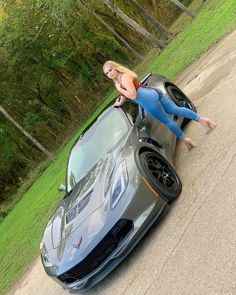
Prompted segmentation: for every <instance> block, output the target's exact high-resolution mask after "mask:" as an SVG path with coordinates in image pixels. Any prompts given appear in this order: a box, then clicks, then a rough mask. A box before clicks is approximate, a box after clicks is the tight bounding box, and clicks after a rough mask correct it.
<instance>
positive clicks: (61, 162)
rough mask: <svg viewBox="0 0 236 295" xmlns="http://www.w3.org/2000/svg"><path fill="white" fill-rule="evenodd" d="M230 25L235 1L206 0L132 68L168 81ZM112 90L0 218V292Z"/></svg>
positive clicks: (26, 255)
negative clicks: (82, 134) (161, 46)
mask: <svg viewBox="0 0 236 295" xmlns="http://www.w3.org/2000/svg"><path fill="white" fill-rule="evenodd" d="M196 1H199V0H196ZM178 26H179V24H178ZM235 26H236V1H235V0H228V1H225V0H212V1H208V2H207V4H205V5H204V8H203V9H202V10H200V11H199V13H198V15H197V16H196V18H195V19H194V20H193V21H191V22H189V23H187V24H186V27H185V29H184V30H183V31H182V32H181V33H179V35H178V36H177V37H175V39H174V40H173V41H172V42H171V43H170V44H169V46H168V47H167V48H166V49H165V50H164V51H163V52H162V53H161V55H159V56H156V54H154V52H155V51H153V50H151V51H149V53H148V54H147V56H146V58H145V60H144V61H143V62H142V64H141V65H142V66H140V65H139V67H137V71H138V73H139V74H144V72H147V71H153V72H156V73H161V74H163V75H165V76H167V77H169V78H171V79H173V78H174V77H176V75H177V74H178V73H179V72H181V70H183V69H184V68H185V67H186V66H187V65H188V64H189V63H191V62H192V61H193V60H194V59H196V57H197V56H199V55H200V54H201V53H202V52H204V51H205V50H206V49H207V48H209V47H210V46H211V45H212V44H214V43H215V42H216V41H217V40H218V39H220V38H222V37H223V36H224V35H225V34H227V33H228V32H230V31H232V30H233V29H234V28H235ZM114 93H115V92H114V91H111V92H110V93H108V94H107V96H106V97H105V100H104V101H103V103H102V104H101V105H100V106H99V108H98V109H97V110H96V112H95V113H94V114H93V115H92V116H91V117H90V118H89V119H88V121H86V122H85V123H84V124H83V126H81V127H80V128H79V129H78V131H77V133H76V134H75V135H74V136H73V138H71V139H70V141H69V142H68V144H66V145H65V146H64V147H63V148H61V150H60V151H59V152H58V154H57V159H56V161H55V162H52V163H51V164H50V165H49V166H48V167H47V168H46V169H45V170H44V171H43V172H42V175H41V176H40V177H39V178H38V179H37V181H36V182H35V183H34V184H33V185H32V186H31V187H30V189H29V190H28V191H27V192H26V193H25V194H24V196H23V197H22V198H21V199H20V200H19V201H18V202H17V204H16V206H15V207H14V209H12V211H11V212H10V213H9V214H8V216H7V217H6V218H5V219H4V220H3V221H2V222H1V224H0V261H1V270H0V282H1V284H0V294H3V293H4V292H6V290H7V289H8V288H9V287H10V286H11V285H12V284H13V282H14V281H15V280H16V279H17V278H18V277H19V275H20V274H21V273H22V271H24V269H25V268H26V267H27V265H28V264H29V263H30V262H31V261H32V259H33V258H34V257H36V255H37V254H38V252H39V242H40V238H41V235H42V232H43V228H44V226H45V224H46V223H47V221H48V219H49V217H50V216H51V214H52V212H53V210H54V209H55V207H56V206H57V204H58V203H59V201H60V199H61V198H62V195H61V194H60V193H58V192H57V186H58V185H59V184H60V183H62V182H64V177H65V163H66V158H67V155H68V152H69V150H70V148H71V146H72V144H73V142H74V141H75V139H76V138H77V136H78V134H80V132H81V131H82V129H83V128H85V126H86V125H87V124H89V123H90V122H91V121H92V120H93V118H95V117H96V115H97V113H99V112H100V110H101V109H102V108H103V107H104V106H105V105H106V103H107V101H110V100H111V98H112V97H113V96H114Z"/></svg>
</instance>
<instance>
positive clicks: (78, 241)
mask: <svg viewBox="0 0 236 295" xmlns="http://www.w3.org/2000/svg"><path fill="white" fill-rule="evenodd" d="M81 243H82V236H81V238H80V239H79V240H77V241H76V243H75V244H73V248H76V249H79V247H80V245H81Z"/></svg>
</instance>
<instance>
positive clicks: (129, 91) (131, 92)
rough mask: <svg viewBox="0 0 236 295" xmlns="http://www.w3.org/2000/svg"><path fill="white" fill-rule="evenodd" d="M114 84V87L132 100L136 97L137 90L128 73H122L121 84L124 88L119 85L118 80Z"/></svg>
mask: <svg viewBox="0 0 236 295" xmlns="http://www.w3.org/2000/svg"><path fill="white" fill-rule="evenodd" d="M115 85H116V89H117V90H118V91H119V92H120V93H121V94H122V95H124V96H125V97H127V98H130V99H132V100H134V99H135V98H136V96H137V92H136V89H135V87H134V82H133V79H132V78H131V77H130V76H129V75H127V74H123V76H122V86H123V87H124V88H125V89H124V88H122V87H121V86H120V82H116V84H115Z"/></svg>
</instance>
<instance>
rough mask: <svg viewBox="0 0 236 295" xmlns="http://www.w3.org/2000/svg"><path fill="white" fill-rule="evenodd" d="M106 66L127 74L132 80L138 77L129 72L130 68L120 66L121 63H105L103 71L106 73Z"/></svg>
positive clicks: (109, 61) (110, 61)
mask: <svg viewBox="0 0 236 295" xmlns="http://www.w3.org/2000/svg"><path fill="white" fill-rule="evenodd" d="M106 66H110V67H112V68H113V69H115V70H117V71H118V72H120V73H125V74H127V75H129V76H130V77H131V78H137V77H138V75H137V74H136V73H135V72H133V71H131V70H129V69H128V68H126V67H124V66H123V65H121V64H119V63H117V62H115V61H112V60H108V61H106V62H105V63H104V65H103V71H104V69H105V67H106Z"/></svg>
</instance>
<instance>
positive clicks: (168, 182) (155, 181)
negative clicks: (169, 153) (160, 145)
mask: <svg viewBox="0 0 236 295" xmlns="http://www.w3.org/2000/svg"><path fill="white" fill-rule="evenodd" d="M140 164H141V167H142V170H143V172H144V175H145V176H147V179H148V181H149V182H150V184H151V185H152V186H153V188H154V189H155V191H156V192H157V193H160V194H161V195H163V196H164V197H166V198H167V199H168V201H170V202H171V201H173V200H174V199H175V198H177V197H178V196H179V194H180V193H181V190H182V183H181V180H180V178H179V176H178V175H177V173H176V172H175V170H174V168H173V167H172V166H171V165H170V164H169V163H168V161H167V160H166V159H165V158H163V157H162V156H161V155H160V154H158V153H155V152H150V151H146V152H143V153H142V154H141V155H140Z"/></svg>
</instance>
